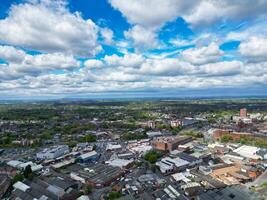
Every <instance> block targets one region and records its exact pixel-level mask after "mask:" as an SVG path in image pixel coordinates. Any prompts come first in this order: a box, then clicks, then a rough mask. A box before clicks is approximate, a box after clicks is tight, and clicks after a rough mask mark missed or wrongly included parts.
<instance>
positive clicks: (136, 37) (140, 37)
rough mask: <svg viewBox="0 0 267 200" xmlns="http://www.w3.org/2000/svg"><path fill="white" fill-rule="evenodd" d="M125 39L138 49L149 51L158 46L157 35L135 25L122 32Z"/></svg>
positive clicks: (152, 31)
mask: <svg viewBox="0 0 267 200" xmlns="http://www.w3.org/2000/svg"><path fill="white" fill-rule="evenodd" d="M124 35H125V37H126V38H127V39H130V40H132V41H133V45H134V46H135V47H137V48H139V49H151V48H156V47H157V46H158V39H157V34H156V33H155V31H154V30H150V29H147V28H144V27H142V26H139V25H135V26H134V27H133V28H131V29H129V30H128V31H125V32H124Z"/></svg>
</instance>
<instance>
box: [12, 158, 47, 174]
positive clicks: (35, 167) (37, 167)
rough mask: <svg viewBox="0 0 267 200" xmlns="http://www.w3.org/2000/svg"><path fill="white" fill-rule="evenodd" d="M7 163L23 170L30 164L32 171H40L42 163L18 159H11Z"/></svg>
mask: <svg viewBox="0 0 267 200" xmlns="http://www.w3.org/2000/svg"><path fill="white" fill-rule="evenodd" d="M7 165H9V166H11V167H14V168H16V169H18V170H25V168H26V167H27V166H28V165H30V166H31V169H32V171H33V172H36V171H40V170H41V169H43V166H42V165H37V164H36V163H33V162H31V161H29V162H26V163H24V162H21V161H18V160H11V161H9V162H7Z"/></svg>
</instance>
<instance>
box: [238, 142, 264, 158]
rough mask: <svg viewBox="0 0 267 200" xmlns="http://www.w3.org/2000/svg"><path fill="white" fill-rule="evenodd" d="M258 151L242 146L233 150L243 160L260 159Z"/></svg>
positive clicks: (252, 147)
mask: <svg viewBox="0 0 267 200" xmlns="http://www.w3.org/2000/svg"><path fill="white" fill-rule="evenodd" d="M259 150H260V148H258V147H254V146H247V145H242V146H240V147H239V148H237V149H235V150H234V152H235V153H237V154H239V155H240V156H243V157H244V158H249V159H262V157H261V156H259V155H257V152H258V151H259Z"/></svg>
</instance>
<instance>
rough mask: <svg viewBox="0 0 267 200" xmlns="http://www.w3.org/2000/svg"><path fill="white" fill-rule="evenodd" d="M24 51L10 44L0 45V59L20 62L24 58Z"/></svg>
mask: <svg viewBox="0 0 267 200" xmlns="http://www.w3.org/2000/svg"><path fill="white" fill-rule="evenodd" d="M25 56H26V53H25V52H24V51H22V50H19V49H16V48H15V47H12V46H4V45H1V46H0V59H2V60H5V61H7V62H15V63H16V62H21V61H23V59H24V58H25Z"/></svg>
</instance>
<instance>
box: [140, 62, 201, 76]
mask: <svg viewBox="0 0 267 200" xmlns="http://www.w3.org/2000/svg"><path fill="white" fill-rule="evenodd" d="M195 69H196V68H195V66H193V65H191V64H189V63H186V62H183V61H180V60H178V59H177V58H165V59H160V60H154V59H147V60H146V62H144V63H143V64H142V66H141V68H140V70H139V72H138V73H141V74H148V75H161V76H174V75H181V74H190V73H193V71H194V70H195Z"/></svg>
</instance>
